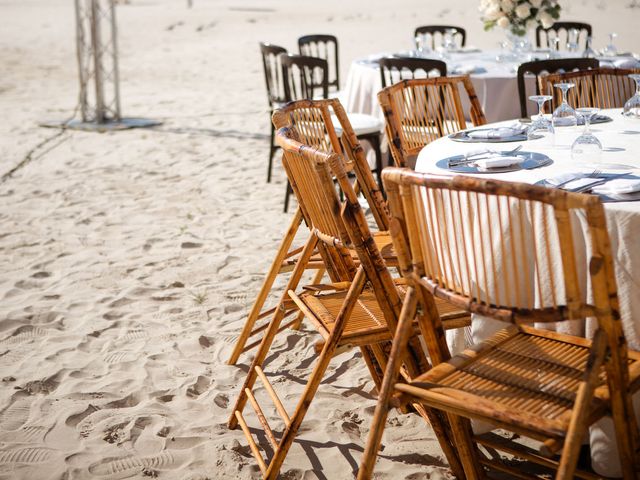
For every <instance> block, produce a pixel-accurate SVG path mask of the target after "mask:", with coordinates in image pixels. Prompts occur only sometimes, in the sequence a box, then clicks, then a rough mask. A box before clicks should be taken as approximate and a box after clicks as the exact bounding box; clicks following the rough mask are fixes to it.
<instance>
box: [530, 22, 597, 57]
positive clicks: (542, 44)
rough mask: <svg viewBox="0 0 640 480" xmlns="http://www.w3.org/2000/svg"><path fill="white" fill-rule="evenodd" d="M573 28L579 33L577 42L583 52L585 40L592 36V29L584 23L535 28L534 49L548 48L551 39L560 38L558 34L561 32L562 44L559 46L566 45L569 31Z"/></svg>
mask: <svg viewBox="0 0 640 480" xmlns="http://www.w3.org/2000/svg"><path fill="white" fill-rule="evenodd" d="M573 28H575V29H576V30H578V31H579V34H578V42H579V44H580V45H581V46H580V48H581V50H584V49H585V48H586V46H587V39H588V38H589V37H591V35H592V28H591V25H590V24H589V23H584V22H555V23H554V24H553V25H551V27H549V28H544V27H543V26H542V25H538V26H537V27H536V47H538V48H550V47H551V43H550V41H549V40H551V38H560V33H561V32H563V33H564V35H563V37H564V39H565V41H564V42H561V45H563V44H564V45H566V44H567V42H566V40H567V39H568V37H569V30H571V29H573Z"/></svg>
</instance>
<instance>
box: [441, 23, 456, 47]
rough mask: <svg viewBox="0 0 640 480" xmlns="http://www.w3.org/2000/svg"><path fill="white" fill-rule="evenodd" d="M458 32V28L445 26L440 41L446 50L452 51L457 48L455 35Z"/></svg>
mask: <svg viewBox="0 0 640 480" xmlns="http://www.w3.org/2000/svg"><path fill="white" fill-rule="evenodd" d="M456 33H458V30H457V29H455V28H447V29H446V30H445V31H444V39H443V41H442V46H443V47H444V49H445V50H447V51H448V52H452V51H454V50H455V49H456V48H457V45H456V40H455V36H456Z"/></svg>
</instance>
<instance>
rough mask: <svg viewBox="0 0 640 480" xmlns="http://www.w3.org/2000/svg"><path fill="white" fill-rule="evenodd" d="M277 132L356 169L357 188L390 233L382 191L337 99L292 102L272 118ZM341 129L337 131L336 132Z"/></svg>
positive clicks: (380, 225)
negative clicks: (289, 133)
mask: <svg viewBox="0 0 640 480" xmlns="http://www.w3.org/2000/svg"><path fill="white" fill-rule="evenodd" d="M273 124H274V126H275V128H276V129H277V130H278V129H281V128H285V127H286V128H288V129H290V130H291V131H294V132H295V134H296V136H297V139H298V141H300V142H301V143H304V144H306V145H310V146H312V147H316V148H320V149H322V150H324V151H325V152H329V153H338V154H340V155H342V156H343V158H344V159H345V160H346V161H347V164H348V166H349V167H353V171H354V172H355V175H356V185H355V186H354V188H355V189H356V190H359V191H361V192H362V194H363V195H364V197H365V198H366V199H367V202H368V204H369V207H370V208H371V212H372V214H373V217H374V219H375V221H376V224H377V225H378V228H379V229H380V230H388V229H389V221H388V217H389V211H388V210H387V203H386V201H385V199H384V196H383V195H382V192H381V191H380V187H379V186H378V184H377V182H376V181H375V179H374V178H373V175H372V173H371V168H370V167H369V164H368V163H367V159H366V156H365V153H364V150H363V148H362V146H361V145H360V142H359V141H358V139H357V137H356V134H355V132H354V131H353V128H352V127H351V123H350V122H349V118H348V117H347V114H346V112H345V111H344V108H343V107H342V104H341V103H340V101H338V100H337V99H326V100H300V101H297V102H291V103H288V104H287V105H285V106H284V107H282V108H280V109H279V110H277V111H276V112H275V113H274V114H273ZM336 127H337V128H338V129H339V130H338V129H337V128H336Z"/></svg>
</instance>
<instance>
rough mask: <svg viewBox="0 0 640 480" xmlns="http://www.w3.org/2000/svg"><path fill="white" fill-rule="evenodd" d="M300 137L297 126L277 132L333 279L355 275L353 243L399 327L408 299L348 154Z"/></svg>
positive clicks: (296, 190)
mask: <svg viewBox="0 0 640 480" xmlns="http://www.w3.org/2000/svg"><path fill="white" fill-rule="evenodd" d="M296 137H297V134H296V132H295V131H294V130H292V129H290V128H287V127H283V128H280V129H279V130H278V131H277V132H276V142H277V143H278V145H280V147H281V148H282V150H283V164H284V168H285V171H286V173H287V177H288V179H289V182H290V183H291V186H292V188H293V191H294V193H295V195H296V197H297V199H298V202H299V204H300V208H301V210H302V212H303V215H304V216H305V220H306V221H307V223H308V225H309V227H310V228H311V229H312V230H313V231H314V234H315V235H316V237H317V238H318V240H319V242H318V249H319V250H320V254H321V255H322V257H323V260H324V263H325V267H326V269H327V273H328V274H329V276H330V277H331V279H332V280H333V281H351V280H352V279H353V277H354V275H355V271H356V269H355V267H354V263H353V260H352V257H351V255H350V254H349V251H348V248H347V247H349V248H353V249H355V250H356V252H357V253H358V259H359V260H360V265H361V268H362V269H363V271H364V273H365V276H366V280H367V282H368V283H369V284H370V285H371V287H372V289H373V292H374V294H375V296H376V299H377V301H378V304H379V306H380V308H381V310H382V311H383V314H384V316H385V320H386V321H387V324H388V325H389V327H390V328H391V329H395V327H396V325H397V319H398V318H399V315H400V309H401V307H402V300H401V298H400V295H399V292H398V290H397V288H396V286H395V284H394V282H393V278H392V276H391V273H390V272H389V270H388V268H387V267H386V265H385V263H384V260H383V258H382V255H381V254H380V251H379V250H378V248H377V246H376V244H375V242H374V240H373V237H372V235H371V231H370V230H369V227H368V224H367V220H366V218H365V216H364V212H363V211H362V208H361V207H360V204H359V202H358V198H357V195H356V193H355V191H354V189H353V188H352V186H351V183H350V181H349V178H348V177H347V169H346V168H345V163H344V161H343V158H342V156H341V155H338V154H336V153H328V152H324V151H322V150H320V149H317V148H313V147H311V146H308V145H304V144H302V143H300V142H299V141H298V140H297V138H296ZM334 178H335V179H336V180H337V181H338V185H339V187H340V189H341V190H342V192H343V193H344V196H345V201H344V204H341V203H340V200H339V198H338V194H337V192H336V189H335V186H334V183H333V179H334Z"/></svg>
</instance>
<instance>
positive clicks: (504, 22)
mask: <svg viewBox="0 0 640 480" xmlns="http://www.w3.org/2000/svg"><path fill="white" fill-rule="evenodd" d="M496 23H497V25H498V26H499V27H500V28H507V27H509V19H508V18H507V17H505V16H504V15H503V16H502V17H500V18H499V19H498V21H497V22H496Z"/></svg>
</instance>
